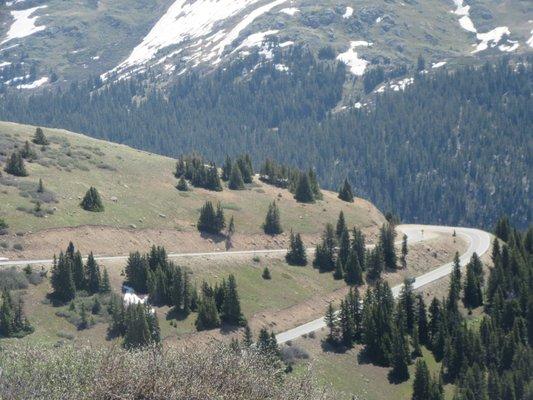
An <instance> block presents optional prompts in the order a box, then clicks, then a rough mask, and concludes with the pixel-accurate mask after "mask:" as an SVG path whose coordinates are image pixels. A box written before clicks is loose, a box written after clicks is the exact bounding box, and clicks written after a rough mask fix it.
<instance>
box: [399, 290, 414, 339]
mask: <svg viewBox="0 0 533 400" xmlns="http://www.w3.org/2000/svg"><path fill="white" fill-rule="evenodd" d="M398 307H399V308H400V309H401V311H402V314H403V316H404V319H405V320H404V322H405V328H406V331H407V333H408V334H412V333H413V328H414V326H415V322H416V310H415V295H414V293H413V284H412V282H411V280H410V279H405V281H404V283H403V287H402V290H401V292H400V296H399V298H398Z"/></svg>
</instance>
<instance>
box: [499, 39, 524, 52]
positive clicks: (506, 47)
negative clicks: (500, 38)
mask: <svg viewBox="0 0 533 400" xmlns="http://www.w3.org/2000/svg"><path fill="white" fill-rule="evenodd" d="M508 42H509V43H511V44H509V45H507V44H500V45H499V46H498V49H500V51H506V52H508V53H510V52H512V51H515V50H516V49H518V47H519V46H520V43H518V42H517V41H514V40H508Z"/></svg>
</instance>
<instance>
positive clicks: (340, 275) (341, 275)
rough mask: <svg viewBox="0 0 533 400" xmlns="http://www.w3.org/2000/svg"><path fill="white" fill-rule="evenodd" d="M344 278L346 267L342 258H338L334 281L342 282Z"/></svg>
mask: <svg viewBox="0 0 533 400" xmlns="http://www.w3.org/2000/svg"><path fill="white" fill-rule="evenodd" d="M342 278H344V265H342V260H341V259H340V257H337V261H335V271H333V279H335V280H337V281H340V280H341V279H342Z"/></svg>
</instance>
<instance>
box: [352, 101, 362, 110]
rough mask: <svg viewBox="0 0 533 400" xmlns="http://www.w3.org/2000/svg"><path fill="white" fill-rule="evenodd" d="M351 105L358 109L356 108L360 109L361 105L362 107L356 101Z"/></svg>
mask: <svg viewBox="0 0 533 400" xmlns="http://www.w3.org/2000/svg"><path fill="white" fill-rule="evenodd" d="M353 107H354V108H355V109H357V110H358V109H360V108H361V107H363V105H362V104H361V103H360V102H357V103H355V104H354V105H353Z"/></svg>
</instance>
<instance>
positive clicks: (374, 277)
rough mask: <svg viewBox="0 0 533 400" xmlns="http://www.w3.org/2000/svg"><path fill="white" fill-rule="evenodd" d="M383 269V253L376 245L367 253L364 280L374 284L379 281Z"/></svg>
mask: <svg viewBox="0 0 533 400" xmlns="http://www.w3.org/2000/svg"><path fill="white" fill-rule="evenodd" d="M384 268H385V262H384V260H383V251H382V250H381V246H380V245H379V244H378V245H377V246H376V247H374V248H373V249H372V250H370V252H369V253H368V257H367V263H366V269H367V270H368V273H367V276H366V279H367V281H369V282H376V281H379V280H380V279H381V273H382V272H383V270H384Z"/></svg>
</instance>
